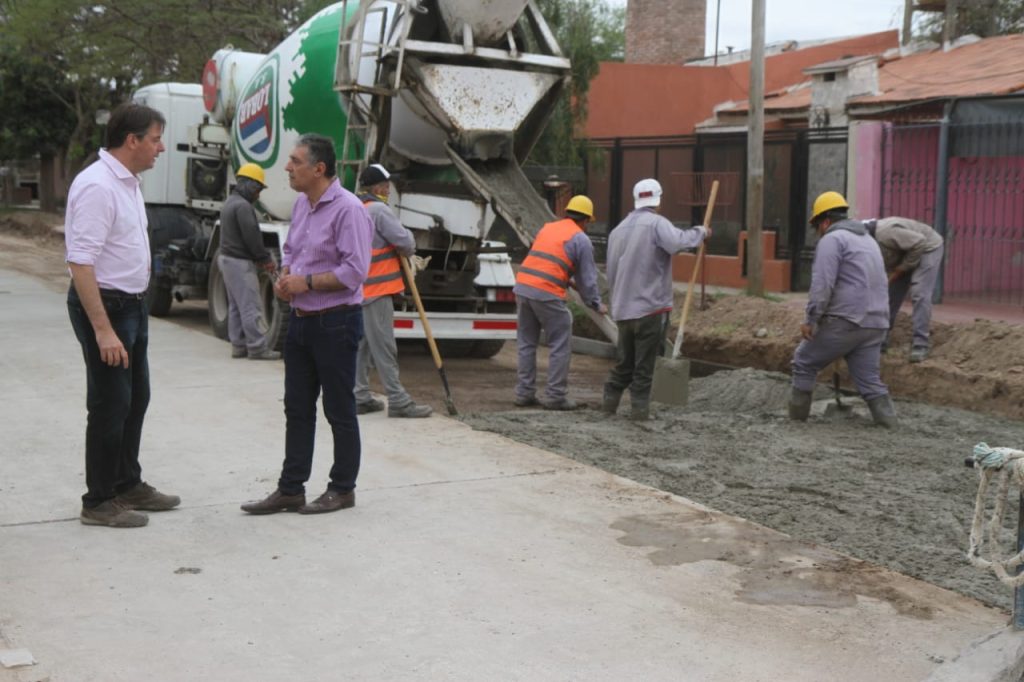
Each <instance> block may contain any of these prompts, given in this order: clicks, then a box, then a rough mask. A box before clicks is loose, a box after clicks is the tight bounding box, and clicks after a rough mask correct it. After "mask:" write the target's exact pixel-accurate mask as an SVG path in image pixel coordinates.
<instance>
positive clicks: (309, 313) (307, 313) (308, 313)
mask: <svg viewBox="0 0 1024 682" xmlns="http://www.w3.org/2000/svg"><path fill="white" fill-rule="evenodd" d="M362 307H363V306H361V305H350V304H344V305H336V306H332V307H330V308H324V309H323V310H300V309H299V308H292V312H293V313H295V316H296V317H316V316H317V315H324V314H326V313H337V312H347V311H351V310H359V309H360V308H362Z"/></svg>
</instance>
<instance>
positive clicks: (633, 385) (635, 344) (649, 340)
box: [604, 313, 668, 402]
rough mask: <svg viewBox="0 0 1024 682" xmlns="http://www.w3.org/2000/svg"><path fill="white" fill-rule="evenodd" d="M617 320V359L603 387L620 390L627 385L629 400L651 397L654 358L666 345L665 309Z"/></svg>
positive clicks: (635, 400) (644, 399)
mask: <svg viewBox="0 0 1024 682" xmlns="http://www.w3.org/2000/svg"><path fill="white" fill-rule="evenodd" d="M616 324H617V325H618V327H619V343H618V347H617V348H616V351H615V353H616V360H617V363H616V365H615V366H614V367H612V371H611V373H610V374H609V375H608V381H607V382H606V383H605V385H604V386H605V389H606V390H608V391H612V392H614V393H622V392H623V391H624V390H626V389H627V388H628V389H629V396H630V399H631V400H632V401H634V402H638V401H639V402H642V401H646V400H650V397H651V383H652V382H653V381H654V362H655V360H656V359H657V358H658V356H659V355H661V354H662V352H663V351H664V349H665V329H666V327H667V325H668V313H658V314H656V315H648V316H647V317H640V318H637V319H635V320H621V321H618V322H616Z"/></svg>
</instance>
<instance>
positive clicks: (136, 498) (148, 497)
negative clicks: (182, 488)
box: [115, 481, 181, 511]
mask: <svg viewBox="0 0 1024 682" xmlns="http://www.w3.org/2000/svg"><path fill="white" fill-rule="evenodd" d="M115 499H116V500H117V501H118V502H120V503H121V504H122V505H124V506H125V507H126V508H128V509H139V510H142V511H167V510H168V509H174V508H175V507H177V506H178V505H179V504H181V498H180V497H178V496H177V495H167V494H165V493H162V492H160V491H159V490H157V489H156V488H154V487H153V486H151V485H150V484H148V483H146V482H145V481H142V482H141V483H139V484H138V485H137V486H135V487H134V488H132V489H131V490H126V491H125V492H123V493H121V494H120V495H118V496H117V497H116V498H115Z"/></svg>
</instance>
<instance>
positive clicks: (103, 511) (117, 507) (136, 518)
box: [78, 498, 149, 528]
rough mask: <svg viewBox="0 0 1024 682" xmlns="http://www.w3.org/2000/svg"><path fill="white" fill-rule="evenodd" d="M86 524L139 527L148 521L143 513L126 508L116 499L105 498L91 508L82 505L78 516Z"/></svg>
mask: <svg viewBox="0 0 1024 682" xmlns="http://www.w3.org/2000/svg"><path fill="white" fill-rule="evenodd" d="M78 518H79V520H80V521H81V522H82V523H83V524H85V525H86V526H106V527H107V528H141V527H142V526H145V525H146V524H147V523H149V517H148V516H146V515H145V514H143V513H141V512H137V511H132V510H131V509H128V508H127V507H125V506H124V505H123V504H121V503H120V502H118V501H117V498H114V499H112V500H107V501H106V502H102V503H100V504H99V505H98V506H95V507H93V508H91V509H89V508H87V507H82V514H81V515H80V516H79V517H78Z"/></svg>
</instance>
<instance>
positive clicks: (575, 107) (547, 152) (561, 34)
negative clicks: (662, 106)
mask: <svg viewBox="0 0 1024 682" xmlns="http://www.w3.org/2000/svg"><path fill="white" fill-rule="evenodd" d="M538 6H539V8H540V11H541V13H542V14H543V15H544V18H545V19H546V20H547V22H548V24H550V25H551V29H552V31H553V32H554V34H555V38H556V39H557V40H558V44H559V46H560V47H561V48H562V52H563V54H565V56H566V57H568V58H569V59H570V60H571V61H572V81H571V83H570V85H569V88H568V89H567V91H566V92H565V94H564V95H563V96H562V99H561V101H559V103H558V105H557V107H556V109H555V113H554V114H553V115H552V117H551V121H550V122H549V123H548V127H547V129H546V130H545V131H544V133H543V135H542V136H541V138H540V140H539V141H538V143H537V146H536V147H535V148H534V150H533V153H532V154H531V155H530V160H531V161H533V162H535V163H539V164H543V165H556V166H577V165H580V164H581V163H582V161H583V158H584V156H583V155H584V153H585V148H586V146H585V143H584V141H583V140H582V139H580V137H579V135H580V133H581V131H582V129H583V126H584V125H585V123H586V120H587V93H588V92H589V90H590V81H592V80H593V79H594V76H596V75H597V72H598V69H599V67H600V63H601V62H607V61H622V60H623V58H624V55H625V52H626V37H625V26H626V9H625V7H611V6H609V5H608V4H607V3H606V2H605V0H541V1H540V2H539V3H538Z"/></svg>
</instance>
